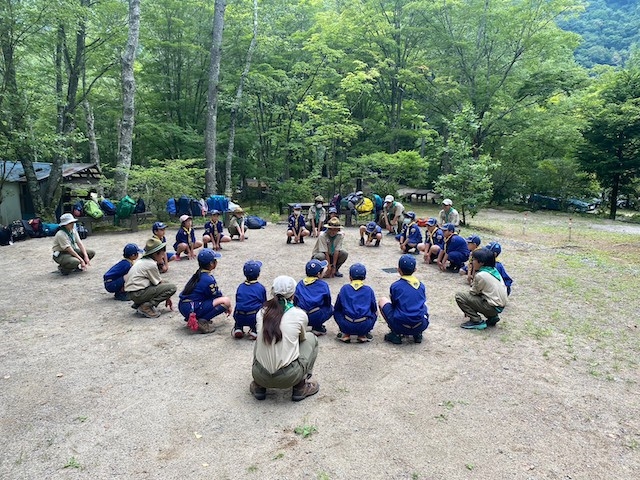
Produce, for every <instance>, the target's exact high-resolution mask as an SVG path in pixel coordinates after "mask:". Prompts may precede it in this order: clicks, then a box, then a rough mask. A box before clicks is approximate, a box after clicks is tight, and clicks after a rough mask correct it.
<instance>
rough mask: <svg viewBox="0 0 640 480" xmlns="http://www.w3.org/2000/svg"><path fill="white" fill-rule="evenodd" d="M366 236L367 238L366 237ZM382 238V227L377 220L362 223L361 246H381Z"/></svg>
mask: <svg viewBox="0 0 640 480" xmlns="http://www.w3.org/2000/svg"><path fill="white" fill-rule="evenodd" d="M365 236H366V238H365ZM380 240H382V227H381V226H380V225H378V224H377V223H376V222H369V223H367V225H360V246H361V247H379V246H380Z"/></svg>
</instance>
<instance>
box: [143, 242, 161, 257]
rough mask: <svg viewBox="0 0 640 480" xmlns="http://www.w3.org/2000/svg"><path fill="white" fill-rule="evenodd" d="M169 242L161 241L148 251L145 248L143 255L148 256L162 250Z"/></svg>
mask: <svg viewBox="0 0 640 480" xmlns="http://www.w3.org/2000/svg"><path fill="white" fill-rule="evenodd" d="M166 246H167V244H166V243H161V244H160V245H157V246H155V247H153V248H152V249H151V250H149V251H148V252H147V251H146V250H144V255H143V257H148V256H149V255H153V254H154V253H156V252H159V251H160V250H162V249H163V248H166Z"/></svg>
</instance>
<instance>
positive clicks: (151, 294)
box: [124, 238, 177, 318]
mask: <svg viewBox="0 0 640 480" xmlns="http://www.w3.org/2000/svg"><path fill="white" fill-rule="evenodd" d="M166 247H167V244H166V243H164V242H161V241H160V240H158V239H157V238H150V239H149V240H147V243H146V244H145V246H144V254H143V255H142V258H141V259H140V260H138V261H137V262H136V263H134V264H133V266H132V267H131V270H129V277H128V278H127V280H126V282H125V284H124V291H125V292H127V295H128V296H129V299H130V300H131V301H133V305H132V308H135V309H136V311H137V312H138V313H139V314H140V315H143V316H145V317H147V318H157V317H159V316H160V311H159V310H158V308H157V307H158V305H159V304H160V303H162V302H165V305H166V306H167V307H168V308H169V309H173V302H172V301H171V296H172V295H173V294H174V293H176V290H177V288H176V286H175V285H173V284H172V283H165V282H163V281H162V278H161V277H160V270H158V262H159V261H161V260H162V259H163V258H164V253H165V250H166Z"/></svg>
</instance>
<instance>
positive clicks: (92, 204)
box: [84, 200, 104, 219]
mask: <svg viewBox="0 0 640 480" xmlns="http://www.w3.org/2000/svg"><path fill="white" fill-rule="evenodd" d="M84 213H86V214H87V216H88V217H91V218H96V219H97V218H102V217H104V212H103V211H102V210H100V205H98V204H97V203H96V201H95V200H87V201H86V202H84Z"/></svg>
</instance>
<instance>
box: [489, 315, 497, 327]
mask: <svg viewBox="0 0 640 480" xmlns="http://www.w3.org/2000/svg"><path fill="white" fill-rule="evenodd" d="M499 321H500V317H499V316H497V315H496V316H495V317H490V318H487V322H486V323H487V327H495V326H496V324H497V323H498V322H499Z"/></svg>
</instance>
